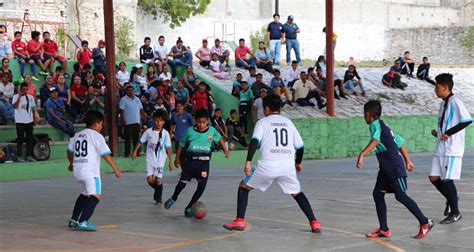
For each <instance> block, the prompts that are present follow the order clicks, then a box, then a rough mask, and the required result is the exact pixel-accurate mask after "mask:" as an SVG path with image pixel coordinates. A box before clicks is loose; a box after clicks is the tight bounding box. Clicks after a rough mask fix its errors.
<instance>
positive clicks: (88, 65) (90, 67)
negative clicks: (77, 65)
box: [82, 63, 92, 70]
mask: <svg viewBox="0 0 474 252" xmlns="http://www.w3.org/2000/svg"><path fill="white" fill-rule="evenodd" d="M82 69H84V70H88V69H92V66H91V64H89V63H87V64H84V65H83V66H82Z"/></svg>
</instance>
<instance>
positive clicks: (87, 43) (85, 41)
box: [81, 40, 89, 46]
mask: <svg viewBox="0 0 474 252" xmlns="http://www.w3.org/2000/svg"><path fill="white" fill-rule="evenodd" d="M84 45H89V42H87V40H83V41H82V42H81V46H84Z"/></svg>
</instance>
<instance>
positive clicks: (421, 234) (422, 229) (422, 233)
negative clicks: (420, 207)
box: [415, 220, 434, 239]
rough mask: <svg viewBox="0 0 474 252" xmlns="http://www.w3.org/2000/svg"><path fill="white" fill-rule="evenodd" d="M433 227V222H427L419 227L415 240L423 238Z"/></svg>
mask: <svg viewBox="0 0 474 252" xmlns="http://www.w3.org/2000/svg"><path fill="white" fill-rule="evenodd" d="M433 227H434V222H433V220H428V223H426V224H425V225H421V226H420V232H418V234H417V235H416V236H415V239H421V238H423V237H425V236H426V235H427V234H428V232H429V231H430V230H431V229H432V228H433Z"/></svg>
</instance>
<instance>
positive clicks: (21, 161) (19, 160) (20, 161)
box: [16, 157, 25, 163]
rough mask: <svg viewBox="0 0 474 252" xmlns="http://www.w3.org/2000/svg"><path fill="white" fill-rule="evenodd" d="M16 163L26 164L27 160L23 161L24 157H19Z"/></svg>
mask: <svg viewBox="0 0 474 252" xmlns="http://www.w3.org/2000/svg"><path fill="white" fill-rule="evenodd" d="M16 161H17V162H18V163H23V162H25V159H23V158H22V157H17V158H16Z"/></svg>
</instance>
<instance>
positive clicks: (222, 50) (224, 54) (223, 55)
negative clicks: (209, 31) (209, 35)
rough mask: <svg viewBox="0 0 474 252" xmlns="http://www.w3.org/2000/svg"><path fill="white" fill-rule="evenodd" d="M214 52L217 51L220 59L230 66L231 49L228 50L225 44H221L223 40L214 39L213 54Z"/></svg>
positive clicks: (226, 65)
mask: <svg viewBox="0 0 474 252" xmlns="http://www.w3.org/2000/svg"><path fill="white" fill-rule="evenodd" d="M212 53H217V56H219V61H220V62H221V63H224V62H225V67H229V55H230V51H229V50H227V48H226V47H225V46H224V45H221V41H220V40H219V39H218V38H216V39H215V40H214V46H213V47H212V48H211V54H212Z"/></svg>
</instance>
